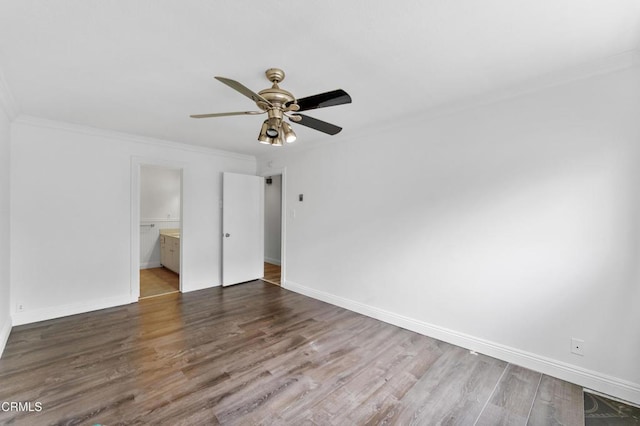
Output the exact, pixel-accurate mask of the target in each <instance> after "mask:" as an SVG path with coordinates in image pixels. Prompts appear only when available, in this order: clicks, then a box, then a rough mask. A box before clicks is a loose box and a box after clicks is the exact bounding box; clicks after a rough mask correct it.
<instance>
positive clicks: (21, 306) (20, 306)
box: [17, 304, 24, 312]
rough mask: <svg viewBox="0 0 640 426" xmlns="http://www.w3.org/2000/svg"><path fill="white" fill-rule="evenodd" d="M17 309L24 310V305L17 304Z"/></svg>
mask: <svg viewBox="0 0 640 426" xmlns="http://www.w3.org/2000/svg"><path fill="white" fill-rule="evenodd" d="M17 310H18V312H22V311H24V305H20V304H19V305H18V309H17Z"/></svg>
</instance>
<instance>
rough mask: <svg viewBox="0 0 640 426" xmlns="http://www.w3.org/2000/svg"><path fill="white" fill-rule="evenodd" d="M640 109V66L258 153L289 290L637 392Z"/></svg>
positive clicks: (622, 393)
mask: <svg viewBox="0 0 640 426" xmlns="http://www.w3.org/2000/svg"><path fill="white" fill-rule="evenodd" d="M352 108H357V99H356V100H354V104H353V106H352ZM638 117H640V72H639V70H638V68H637V67H636V68H633V69H626V70H622V71H618V72H615V73H611V74H609V75H604V76H596V77H592V78H590V79H585V80H581V81H576V82H573V83H569V84H565V85H563V86H560V87H554V88H548V89H545V90H541V91H539V92H536V93H532V94H528V95H522V96H520V97H517V98H513V99H510V100H504V101H502V102H497V103H494V104H489V105H485V106H482V107H477V108H474V109H469V110H466V111H461V112H457V113H451V114H449V115H446V116H441V117H436V116H433V117H432V118H431V119H428V118H427V119H424V118H423V119H421V120H414V121H409V120H407V121H405V122H402V123H397V125H396V126H394V127H393V128H390V129H388V130H387V131H384V130H379V129H376V132H375V133H374V132H371V133H370V134H367V135H362V136H361V137H357V136H352V139H351V140H344V139H343V140H339V139H338V141H339V142H336V143H329V144H327V145H325V146H320V147H318V148H317V149H312V150H307V151H304V152H298V153H295V152H291V151H286V152H284V151H278V155H273V156H265V157H264V158H260V159H259V173H260V174H263V175H265V174H268V173H269V162H270V161H271V165H272V167H274V168H281V167H286V168H287V194H286V199H287V200H288V201H287V224H286V226H287V241H286V247H287V249H286V250H287V252H286V258H287V271H286V273H287V277H288V278H287V282H286V283H285V284H284V286H285V287H286V288H290V289H293V290H296V291H299V292H302V293H305V294H308V295H312V296H314V297H318V298H321V299H324V300H327V301H330V302H333V303H336V304H339V305H342V306H345V307H348V308H350V309H354V310H357V311H360V312H363V313H366V314H368V315H371V316H374V317H378V318H382V319H384V320H386V321H389V322H392V323H396V324H399V325H402V326H404V327H406V328H410V329H413V330H416V331H419V332H422V333H425V334H429V335H432V336H434V337H437V338H440V339H443V340H447V341H450V342H453V343H456V344H459V345H462V346H466V347H469V348H472V349H476V350H478V351H480V352H484V353H488V354H491V355H493V356H498V357H500V358H502V359H505V360H507V361H510V362H515V363H518V364H521V365H525V366H528V367H530V368H535V369H537V370H539V371H544V372H547V373H549V374H553V375H555V376H558V377H562V378H565V379H568V380H571V381H573V382H575V383H579V384H583V385H586V386H588V387H592V388H596V389H598V390H600V391H603V392H606V393H609V394H613V395H616V396H619V397H621V398H625V399H627V400H631V401H634V402H636V403H640V363H638V360H639V359H640V333H639V328H638V326H639V324H640V305H639V303H640V280H639V278H638V265H639V262H638V261H639V250H640V203H639V196H640V176H639V174H640V173H639V171H640V126H638V124H637V123H638ZM342 124H343V125H344V126H345V129H346V130H345V133H346V136H345V137H348V132H349V127H348V123H347V122H345V123H342ZM334 140H335V139H334ZM297 143H304V141H302V140H301V141H299V142H297ZM318 176H322V177H323V178H322V179H317V177H318ZM300 193H304V196H305V198H304V202H298V200H297V194H300ZM292 210H295V211H296V215H295V219H294V218H293V217H292V216H293V215H292ZM327 265H330V267H327ZM571 337H577V338H580V339H584V340H585V342H586V343H585V355H584V356H583V357H581V356H577V355H574V354H571V353H570V338H571Z"/></svg>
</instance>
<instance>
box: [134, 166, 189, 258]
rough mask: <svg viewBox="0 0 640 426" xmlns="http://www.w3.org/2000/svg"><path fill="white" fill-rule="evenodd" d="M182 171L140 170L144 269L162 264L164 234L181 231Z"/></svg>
mask: <svg viewBox="0 0 640 426" xmlns="http://www.w3.org/2000/svg"><path fill="white" fill-rule="evenodd" d="M180 185H181V172H180V169H172V168H168V167H161V166H154V165H148V164H145V165H142V166H140V269H147V268H157V267H159V266H160V265H161V264H160V230H161V229H165V228H171V229H177V228H180Z"/></svg>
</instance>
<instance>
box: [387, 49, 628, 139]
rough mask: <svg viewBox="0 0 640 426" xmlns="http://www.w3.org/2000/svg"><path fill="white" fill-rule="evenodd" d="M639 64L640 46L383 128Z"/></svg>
mask: <svg viewBox="0 0 640 426" xmlns="http://www.w3.org/2000/svg"><path fill="white" fill-rule="evenodd" d="M639 65H640V49H632V50H628V51H625V52H621V53H618V54H616V55H612V56H608V57H605V58H601V59H598V60H595V61H590V62H585V63H583V64H580V65H576V66H572V67H567V68H563V69H560V70H556V71H553V72H549V73H546V74H541V75H538V76H536V77H533V78H530V79H528V80H525V81H522V82H520V83H518V84H515V85H512V86H510V87H505V88H502V89H498V90H492V91H489V92H486V93H483V94H479V95H476V96H470V97H467V98H464V99H460V100H458V101H453V102H450V103H447V104H443V105H436V106H434V107H432V108H429V109H427V110H423V111H422V113H421V114H420V115H416V114H413V115H411V116H407V119H406V120H404V121H402V122H401V123H397V124H393V123H389V124H388V125H387V126H385V128H389V129H394V128H396V127H401V126H402V125H406V124H407V123H409V122H416V121H419V122H424V121H425V120H432V119H435V118H439V117H443V116H447V115H451V114H456V113H459V112H463V111H467V110H473V109H476V108H481V107H484V106H489V105H492V104H496V103H500V102H506V101H509V100H511V99H516V98H520V97H522V96H528V95H533V94H535V93H538V92H542V91H544V90H548V89H552V88H554V87H562V86H565V85H569V84H572V83H576V82H580V81H583V80H588V79H590V78H594V77H598V76H602V75H607V74H612V73H615V72H618V71H624V70H626V69H630V68H633V67H636V66H639Z"/></svg>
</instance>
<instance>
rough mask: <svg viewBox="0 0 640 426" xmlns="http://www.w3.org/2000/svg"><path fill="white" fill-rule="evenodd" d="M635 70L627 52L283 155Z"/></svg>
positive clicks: (634, 53) (637, 60) (270, 157)
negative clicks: (630, 69) (618, 72)
mask: <svg viewBox="0 0 640 426" xmlns="http://www.w3.org/2000/svg"><path fill="white" fill-rule="evenodd" d="M636 66H640V49H633V50H628V51H626V52H622V53H619V54H617V55H613V56H609V57H605V58H602V59H600V60H597V61H591V62H587V63H583V64H581V65H579V66H574V67H569V68H564V69H562V70H558V71H555V72H551V73H547V74H543V75H539V76H537V77H535V78H532V79H529V80H527V81H524V82H521V83H520V84H517V85H514V86H511V87H508V88H504V89H499V90H493V91H490V92H486V93H483V94H481V95H477V96H469V97H465V98H462V99H459V100H457V101H453V102H450V103H446V104H441V105H434V106H433V107H430V108H428V109H425V110H422V111H419V112H416V113H413V114H407V115H405V116H403V117H393V118H389V119H388V120H386V121H384V122H381V123H379V125H378V126H376V127H375V128H372V127H369V128H365V129H359V130H356V131H354V132H353V133H349V134H344V133H343V134H340V135H339V136H337V137H334V138H332V139H331V140H327V141H325V142H323V143H322V144H313V145H307V146H305V147H299V148H297V149H295V150H289V151H288V152H287V154H288V155H296V154H301V153H303V152H307V151H313V150H316V149H324V148H326V147H327V146H329V145H332V144H334V143H348V142H350V141H354V140H362V139H367V138H375V137H376V135H378V134H380V133H382V132H386V131H394V130H396V129H399V128H403V127H406V126H407V125H416V124H417V125H422V124H424V122H425V121H431V120H435V119H438V118H441V117H445V116H448V115H452V114H457V113H461V112H464V111H468V110H473V109H476V108H482V107H484V106H489V105H492V104H496V103H500V102H506V101H509V100H511V99H516V98H519V97H522V96H527V95H532V94H535V93H537V92H541V91H543V90H548V89H551V88H554V87H560V86H564V85H567V84H571V83H574V82H578V81H582V80H587V79H589V78H593V77H597V76H601V75H606V74H611V73H614V72H617V71H623V70H626V69H629V68H633V67H636ZM281 154H282V152H280V151H279V152H278V153H277V154H276V153H272V152H265V153H264V154H258V155H257V156H256V158H257V159H258V162H259V163H266V162H267V161H278V160H279V163H281V162H282V157H283V155H281Z"/></svg>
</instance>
